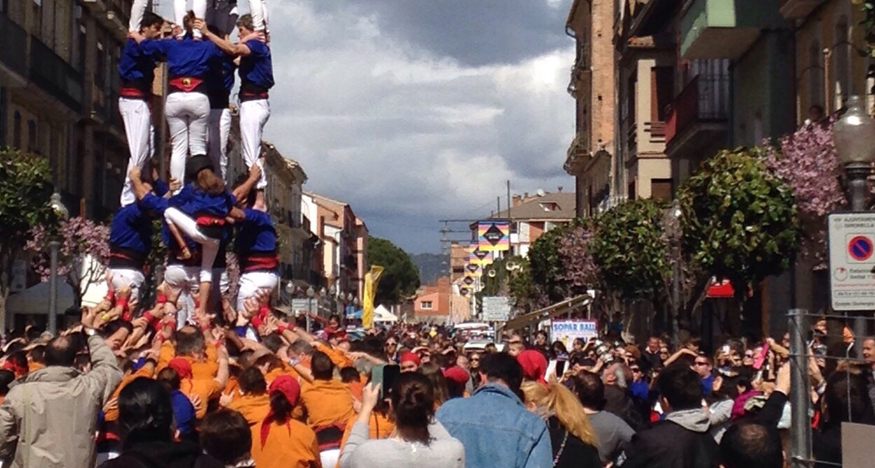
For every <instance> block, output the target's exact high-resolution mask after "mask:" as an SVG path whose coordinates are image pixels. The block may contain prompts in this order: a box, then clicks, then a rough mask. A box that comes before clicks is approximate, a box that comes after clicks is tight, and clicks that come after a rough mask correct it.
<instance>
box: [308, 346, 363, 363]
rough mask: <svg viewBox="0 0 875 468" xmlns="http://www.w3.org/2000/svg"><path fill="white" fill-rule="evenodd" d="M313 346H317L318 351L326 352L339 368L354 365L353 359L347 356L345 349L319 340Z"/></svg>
mask: <svg viewBox="0 0 875 468" xmlns="http://www.w3.org/2000/svg"><path fill="white" fill-rule="evenodd" d="M313 347H314V348H316V350H317V351H322V352H323V353H325V354H326V355H327V356H328V359H331V362H333V363H334V365H335V366H337V367H338V368H341V369H342V368H344V367H350V366H352V365H353V362H352V360H350V359H349V358H348V357H346V354H345V353H344V352H343V351H340V350H337V349H334V348H332V347H331V346H327V345H325V344H323V343H319V342H316V343H315V344H314V345H313Z"/></svg>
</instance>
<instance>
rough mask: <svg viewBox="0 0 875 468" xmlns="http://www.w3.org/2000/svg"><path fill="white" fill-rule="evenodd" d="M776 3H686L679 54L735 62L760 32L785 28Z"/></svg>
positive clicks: (691, 0) (702, 0)
mask: <svg viewBox="0 0 875 468" xmlns="http://www.w3.org/2000/svg"><path fill="white" fill-rule="evenodd" d="M785 23H786V20H785V19H784V18H783V17H782V16H781V13H780V11H779V10H778V5H777V3H776V2H746V1H745V2H743V1H739V0H686V1H685V2H684V6H683V8H682V9H681V17H680V53H681V56H683V57H684V58H686V59H718V58H728V59H734V58H738V57H740V56H741V55H742V54H744V53H745V52H746V51H747V50H748V49H749V48H750V47H751V45H753V43H754V42H755V41H756V39H757V37H759V35H760V32H761V31H762V30H763V29H768V28H773V27H781V26H786V24H785Z"/></svg>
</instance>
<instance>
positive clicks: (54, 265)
mask: <svg viewBox="0 0 875 468" xmlns="http://www.w3.org/2000/svg"><path fill="white" fill-rule="evenodd" d="M60 246H61V243H60V242H58V241H56V240H53V241H50V242H49V251H50V255H51V266H50V268H51V275H50V276H49V326H48V331H49V333H51V334H52V336H55V335H57V334H58V248H59V247H60Z"/></svg>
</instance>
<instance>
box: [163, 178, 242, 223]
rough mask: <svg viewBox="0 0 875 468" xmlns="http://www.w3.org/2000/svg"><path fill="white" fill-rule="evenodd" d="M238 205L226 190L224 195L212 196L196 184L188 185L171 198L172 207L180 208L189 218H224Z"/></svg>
mask: <svg viewBox="0 0 875 468" xmlns="http://www.w3.org/2000/svg"><path fill="white" fill-rule="evenodd" d="M235 204H236V203H235V202H234V197H233V196H231V194H230V193H229V192H228V190H227V189H226V190H225V191H223V192H222V193H218V194H215V195H213V194H211V193H209V192H206V191H204V190H201V189H200V187H198V186H196V185H194V184H188V185H186V186H185V187H183V188H182V190H180V191H179V193H178V194H177V195H176V196H174V197H172V198H170V206H173V207H176V208H179V210H180V211H182V212H183V213H185V214H187V215H189V216H198V215H207V216H215V217H221V218H224V217H225V216H228V213H230V212H231V207H232V206H234V205H235Z"/></svg>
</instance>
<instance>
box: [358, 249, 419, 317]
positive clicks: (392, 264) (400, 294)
mask: <svg viewBox="0 0 875 468" xmlns="http://www.w3.org/2000/svg"><path fill="white" fill-rule="evenodd" d="M372 265H380V266H382V267H383V268H384V270H383V275H382V276H381V277H380V282H379V284H378V285H377V295H376V298H375V301H374V302H375V304H386V305H389V304H399V303H401V302H403V301H404V299H405V298H407V297H410V296H412V295H413V294H414V293H415V292H416V288H418V287H419V271H417V269H416V265H414V264H413V260H411V259H410V255H408V254H407V252H405V251H404V250H402V249H401V248H400V247H398V246H396V245H395V244H393V243H392V242H391V241H389V240H387V239H381V238H379V237H368V268H370V267H371V266H372Z"/></svg>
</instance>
